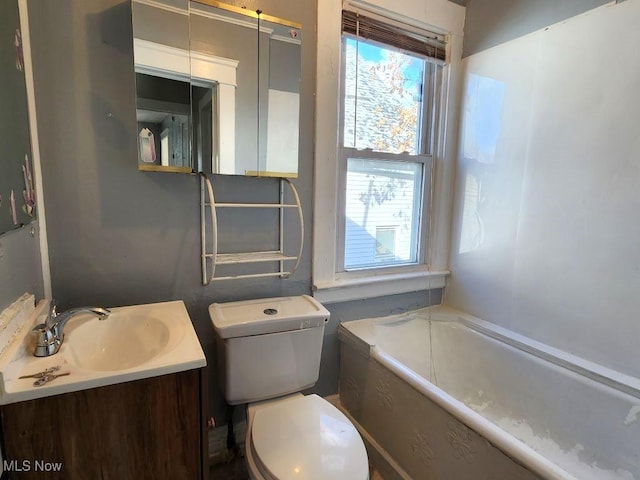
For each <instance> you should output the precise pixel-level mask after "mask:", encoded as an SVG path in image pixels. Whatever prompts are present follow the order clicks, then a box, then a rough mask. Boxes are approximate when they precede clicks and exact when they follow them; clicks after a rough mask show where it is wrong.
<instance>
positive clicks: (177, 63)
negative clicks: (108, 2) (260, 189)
mask: <svg viewBox="0 0 640 480" xmlns="http://www.w3.org/2000/svg"><path fill="white" fill-rule="evenodd" d="M132 13H133V37H134V64H135V71H136V116H137V137H138V168H139V169H140V170H151V171H168V172H184V173H191V172H196V171H204V172H210V173H217V174H226V175H248V176H271V177H285V178H286V177H288V178H295V177H297V174H298V135H299V118H300V100H299V99H300V65H301V64H300V53H301V52H300V49H301V42H302V30H301V25H299V24H296V23H295V22H291V21H287V20H283V19H279V18H275V17H272V16H269V15H267V14H265V13H263V12H260V11H251V10H247V9H243V8H239V7H235V6H232V5H228V4H224V3H221V2H217V1H213V0H154V1H153V2H151V1H148V0H132Z"/></svg>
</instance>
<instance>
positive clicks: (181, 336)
mask: <svg viewBox="0 0 640 480" xmlns="http://www.w3.org/2000/svg"><path fill="white" fill-rule="evenodd" d="M25 308H26V307H25ZM30 309H31V311H30V312H31V313H30V314H29V318H27V319H25V321H23V324H24V327H22V329H21V330H20V331H19V332H18V333H16V334H14V335H12V339H11V344H10V345H8V346H7V347H5V349H4V351H3V350H1V349H0V405H4V404H7V403H14V402H19V401H24V400H32V399H35V398H42V397H46V396H49V395H58V394H61V393H68V392H74V391H78V390H85V389H88V388H95V387H102V386H107V385H114V384H118V383H123V382H129V381H132V380H140V379H144V378H150V377H157V376H160V375H167V374H171V373H177V372H182V371H186V370H190V369H196V368H201V367H204V366H205V365H206V359H205V357H204V353H203V352H202V348H201V347H200V342H199V341H198V337H197V336H196V333H195V331H194V329H193V324H192V323H191V319H190V318H189V313H188V312H187V309H186V307H185V305H184V303H183V302H181V301H171V302H162V303H149V304H144V305H131V306H127V307H115V308H109V310H110V311H111V313H110V315H109V316H108V317H107V318H106V319H104V320H98V318H97V317H96V316H95V315H92V314H90V313H79V314H77V315H74V316H73V318H71V319H70V320H69V321H68V322H67V323H66V326H65V328H64V339H63V342H62V345H61V346H60V349H59V350H58V352H57V353H55V354H53V355H49V356H44V357H36V356H34V346H35V340H36V339H35V338H34V333H33V332H32V326H33V325H36V324H40V323H42V322H43V321H44V319H45V317H46V315H47V312H48V311H49V308H48V302H45V301H41V302H40V303H38V305H37V307H36V308H34V307H33V306H31V307H30ZM1 333H2V332H1V331H0V334H1ZM51 368H54V369H55V371H56V372H58V371H59V373H60V374H62V375H61V376H60V378H54V381H49V382H46V384H45V385H44V386H36V385H34V383H35V382H34V379H33V378H32V377H33V374H38V373H39V372H43V371H46V370H48V369H51Z"/></svg>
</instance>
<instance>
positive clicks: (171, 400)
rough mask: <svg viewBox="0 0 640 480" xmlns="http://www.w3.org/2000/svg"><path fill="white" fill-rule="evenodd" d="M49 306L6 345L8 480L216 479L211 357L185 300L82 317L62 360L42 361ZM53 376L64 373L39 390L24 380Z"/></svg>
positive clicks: (3, 410)
mask: <svg viewBox="0 0 640 480" xmlns="http://www.w3.org/2000/svg"><path fill="white" fill-rule="evenodd" d="M47 307H48V305H47V304H46V302H44V301H43V302H40V304H38V306H37V307H36V308H35V309H34V311H33V313H32V314H31V315H30V317H29V319H28V320H27V321H26V322H24V325H23V326H22V327H21V329H20V330H19V331H17V333H16V334H15V335H14V339H13V341H12V342H11V344H9V345H8V346H3V347H2V348H0V352H1V353H0V440H1V445H2V451H3V453H4V460H5V462H4V464H3V466H4V470H5V475H8V478H10V479H13V478H19V479H22V478H25V479H28V478H38V479H41V478H59V479H76V478H77V479H98V478H99V479H104V480H107V479H118V480H121V479H132V480H134V479H136V480H137V479H142V478H153V479H163V478H166V479H170V478H171V479H174V478H179V479H203V478H206V477H208V465H207V463H206V461H207V459H208V455H207V453H208V445H207V437H206V433H207V429H206V412H207V399H206V392H207V370H206V360H205V357H204V353H203V352H202V348H201V347H200V343H199V342H198V339H197V337H196V334H195V331H194V330H193V326H192V324H191V320H190V318H189V315H188V313H187V310H186V308H185V306H184V304H183V302H180V301H177V302H164V303H156V304H147V305H135V306H130V307H119V308H113V309H111V313H110V314H109V316H108V318H107V319H105V320H103V321H99V320H98V319H97V318H96V317H95V316H91V315H89V314H80V315H77V316H75V317H74V318H73V319H72V320H70V321H69V323H68V326H67V327H66V328H65V334H64V341H63V342H62V345H61V346H60V350H59V351H58V353H56V354H54V355H50V356H47V357H39V358H36V357H34V356H33V355H32V354H33V348H34V338H33V337H34V335H33V334H32V332H31V328H32V326H33V325H34V324H40V323H42V322H43V321H44V318H46V316H47V313H46V312H47V309H48V308H47ZM32 308H33V307H32ZM49 369H56V370H55V371H56V374H64V376H60V377H59V378H55V379H50V380H49V381H47V382H45V384H44V385H43V386H39V387H37V386H35V385H34V381H35V380H34V378H24V377H25V376H29V375H34V374H36V375H38V373H39V372H43V371H47V370H49ZM2 478H3V479H4V478H5V477H4V476H3V477H2Z"/></svg>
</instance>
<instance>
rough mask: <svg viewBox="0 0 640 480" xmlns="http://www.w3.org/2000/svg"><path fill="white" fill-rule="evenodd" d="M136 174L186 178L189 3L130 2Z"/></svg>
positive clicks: (189, 133)
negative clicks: (160, 173) (183, 175)
mask: <svg viewBox="0 0 640 480" xmlns="http://www.w3.org/2000/svg"><path fill="white" fill-rule="evenodd" d="M132 14H133V39H134V40H133V42H134V44H133V45H134V63H135V71H136V120H137V140H138V169H139V170H147V171H166V172H184V173H191V172H192V171H193V170H194V169H195V165H194V163H193V160H192V158H193V155H192V152H191V144H192V139H191V137H192V134H193V130H192V127H191V123H192V121H191V105H192V102H191V95H192V88H193V87H192V85H191V58H190V53H189V2H188V0H165V1H163V2H159V3H157V4H156V5H151V4H146V3H141V2H135V1H134V2H133V3H132Z"/></svg>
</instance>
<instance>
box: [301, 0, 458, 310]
mask: <svg viewBox="0 0 640 480" xmlns="http://www.w3.org/2000/svg"><path fill="white" fill-rule="evenodd" d="M376 3H378V4H383V3H386V4H387V5H385V6H384V8H388V11H389V12H391V10H392V8H393V7H390V6H389V7H388V5H390V4H391V3H392V2H391V1H388V2H384V1H376ZM435 3H438V2H435ZM341 11H342V0H324V1H323V2H322V6H320V5H318V26H317V40H318V49H317V52H318V55H317V64H316V69H317V87H316V129H315V139H316V141H315V145H316V147H315V164H314V217H313V245H314V248H313V253H312V255H313V263H312V264H313V284H314V286H313V289H314V296H315V297H317V298H318V299H320V301H326V302H327V303H330V302H338V301H346V300H350V299H357V298H370V297H374V296H381V295H391V294H396V293H403V292H410V291H416V290H427V289H429V288H440V287H443V286H444V282H445V277H446V271H447V268H448V255H449V246H448V245H449V220H450V216H451V205H452V192H453V175H454V168H455V157H454V155H455V149H456V145H455V132H456V131H457V124H456V122H457V115H455V108H456V106H457V104H458V103H459V96H460V92H459V77H460V56H461V45H462V37H460V36H457V35H449V36H448V38H447V40H448V47H447V48H448V52H447V53H448V62H447V64H446V65H445V66H444V67H443V71H442V86H441V94H440V95H441V96H440V102H439V104H440V109H439V111H438V114H437V115H438V117H439V119H440V120H439V125H440V128H439V130H438V137H437V139H436V142H435V143H436V145H435V151H434V163H433V166H432V168H433V175H434V182H433V183H434V192H433V197H432V198H433V204H432V205H431V214H432V218H431V227H432V230H431V231H430V232H429V235H430V239H429V241H430V258H428V259H426V262H427V264H429V265H430V266H431V269H432V271H433V272H432V273H429V272H426V270H423V271H422V272H421V273H420V272H419V273H416V272H415V269H414V271H411V268H407V269H406V270H407V271H406V273H393V274H384V275H382V274H379V273H378V272H376V275H373V274H372V273H371V274H370V276H369V277H360V278H353V279H349V280H345V279H340V276H341V275H338V274H336V268H335V265H336V255H337V245H336V238H337V229H338V228H339V225H338V224H337V218H338V215H337V214H338V195H337V189H338V180H339V175H338V168H339V153H338V152H339V149H338V145H339V125H340V112H339V104H340V70H341V68H340V66H341V60H340V57H341ZM462 12H464V10H462ZM456 18H457V17H456ZM429 25H431V23H429ZM431 26H432V27H436V28H437V26H433V25H431ZM440 30H442V31H446V29H440ZM447 112H448V113H447ZM423 267H424V266H423ZM427 278H431V284H430V285H429V283H427V282H426V279H427ZM341 289H344V290H345V292H340V290H341Z"/></svg>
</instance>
